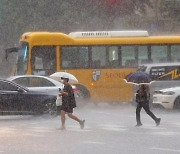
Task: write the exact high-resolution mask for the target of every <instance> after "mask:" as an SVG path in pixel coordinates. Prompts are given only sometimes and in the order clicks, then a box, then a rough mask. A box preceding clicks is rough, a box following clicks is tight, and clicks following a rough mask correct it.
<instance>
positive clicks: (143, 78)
mask: <svg viewBox="0 0 180 154" xmlns="http://www.w3.org/2000/svg"><path fill="white" fill-rule="evenodd" d="M124 80H125V81H126V82H127V83H132V84H138V85H139V84H150V83H151V82H152V79H151V77H150V75H149V74H147V73H145V72H141V71H136V72H132V73H130V74H128V75H127V76H126V77H125V78H124Z"/></svg>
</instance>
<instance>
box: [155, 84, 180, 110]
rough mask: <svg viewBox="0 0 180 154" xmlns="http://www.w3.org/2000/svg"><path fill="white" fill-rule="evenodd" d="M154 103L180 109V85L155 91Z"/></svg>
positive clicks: (167, 107) (166, 107)
mask: <svg viewBox="0 0 180 154" xmlns="http://www.w3.org/2000/svg"><path fill="white" fill-rule="evenodd" d="M153 105H160V106H162V107H164V108H165V109H180V87H173V88H167V89H161V90H157V91H155V92H154V95H153Z"/></svg>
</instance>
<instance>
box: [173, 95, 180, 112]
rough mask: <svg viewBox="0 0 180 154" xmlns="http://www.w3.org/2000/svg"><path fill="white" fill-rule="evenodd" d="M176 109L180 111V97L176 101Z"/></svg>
mask: <svg viewBox="0 0 180 154" xmlns="http://www.w3.org/2000/svg"><path fill="white" fill-rule="evenodd" d="M174 109H175V110H180V96H178V97H177V98H176V99H175V101H174Z"/></svg>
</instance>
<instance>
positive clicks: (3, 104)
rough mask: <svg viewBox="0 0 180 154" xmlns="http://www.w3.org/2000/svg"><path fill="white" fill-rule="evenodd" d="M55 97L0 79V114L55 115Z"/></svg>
mask: <svg viewBox="0 0 180 154" xmlns="http://www.w3.org/2000/svg"><path fill="white" fill-rule="evenodd" d="M55 101H56V96H55V95H47V93H42V92H37V91H32V90H29V89H27V88H24V87H22V86H20V85H18V84H16V83H14V82H11V81H7V80H2V79H0V113H1V114H3V115H4V114H44V113H49V114H53V113H56V104H55Z"/></svg>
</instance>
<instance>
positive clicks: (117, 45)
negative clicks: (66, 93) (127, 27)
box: [16, 31, 180, 102]
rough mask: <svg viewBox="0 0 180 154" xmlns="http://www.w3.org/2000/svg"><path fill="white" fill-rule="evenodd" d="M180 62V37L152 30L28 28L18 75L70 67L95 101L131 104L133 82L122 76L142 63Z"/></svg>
mask: <svg viewBox="0 0 180 154" xmlns="http://www.w3.org/2000/svg"><path fill="white" fill-rule="evenodd" d="M176 61H180V36H178V35H177V36H149V35H148V32H147V31H93V32H72V33H70V34H68V35H67V34H64V33H59V32H28V33H25V34H23V35H22V36H21V39H20V47H19V48H18V57H17V66H16V75H22V74H35V75H45V76H49V75H51V74H52V73H54V72H58V71H66V72H69V73H71V74H73V75H75V76H76V77H77V79H78V81H79V83H78V84H76V87H77V89H78V90H79V92H80V93H81V95H82V96H83V97H84V98H90V99H91V100H93V101H108V102H128V101H131V99H132V90H131V88H132V87H131V85H129V84H126V83H125V82H124V80H123V78H124V77H125V76H126V75H127V74H128V73H130V72H133V71H135V69H137V67H138V65H140V64H143V63H158V62H176Z"/></svg>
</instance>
